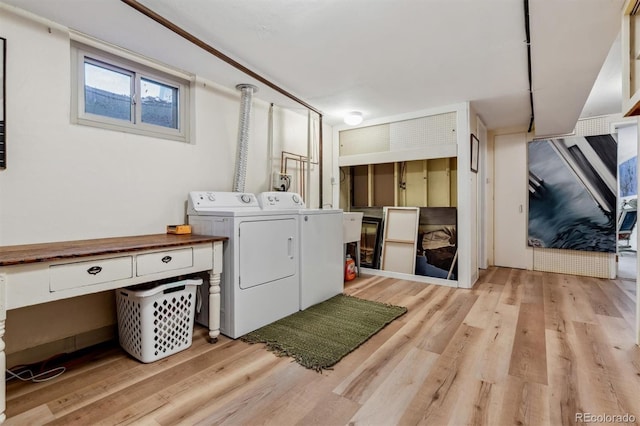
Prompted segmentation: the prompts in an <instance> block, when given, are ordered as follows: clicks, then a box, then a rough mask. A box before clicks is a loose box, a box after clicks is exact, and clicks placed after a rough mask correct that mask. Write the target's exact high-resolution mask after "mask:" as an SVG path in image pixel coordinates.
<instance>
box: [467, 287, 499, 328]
mask: <svg viewBox="0 0 640 426" xmlns="http://www.w3.org/2000/svg"><path fill="white" fill-rule="evenodd" d="M503 291H504V285H502V284H493V283H491V282H485V283H481V284H477V285H476V286H474V288H473V294H475V295H477V296H478V299H477V300H476V303H474V304H473V306H472V307H471V310H470V311H469V313H468V314H467V316H466V317H465V318H464V323H465V324H467V325H470V326H472V327H478V328H485V327H487V325H488V324H489V323H490V322H491V318H492V317H493V315H494V312H495V310H496V306H497V305H498V301H499V300H500V296H501V295H502V292H503Z"/></svg>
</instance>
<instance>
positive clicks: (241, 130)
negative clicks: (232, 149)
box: [233, 84, 258, 192]
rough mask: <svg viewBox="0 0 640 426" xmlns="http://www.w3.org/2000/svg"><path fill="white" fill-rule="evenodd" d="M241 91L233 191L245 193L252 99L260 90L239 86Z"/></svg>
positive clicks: (243, 85)
mask: <svg viewBox="0 0 640 426" xmlns="http://www.w3.org/2000/svg"><path fill="white" fill-rule="evenodd" d="M236 89H238V90H240V92H241V96H240V120H239V122H238V147H237V150H238V151H237V154H236V171H235V175H234V177H233V191H234V192H244V181H245V179H246V177H247V154H248V151H249V118H250V117H251V99H252V96H253V93H254V92H256V91H257V90H258V88H257V87H256V86H253V85H251V84H238V85H237V86H236Z"/></svg>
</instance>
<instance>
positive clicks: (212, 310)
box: [209, 271, 220, 343]
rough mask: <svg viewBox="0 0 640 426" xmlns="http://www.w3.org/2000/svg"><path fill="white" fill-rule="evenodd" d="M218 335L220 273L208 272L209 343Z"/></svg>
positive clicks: (215, 339)
mask: <svg viewBox="0 0 640 426" xmlns="http://www.w3.org/2000/svg"><path fill="white" fill-rule="evenodd" d="M219 335H220V274H219V273H216V272H214V271H210V272H209V338H210V339H211V343H215V342H217V341H218V336H219Z"/></svg>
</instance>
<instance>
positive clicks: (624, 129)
mask: <svg viewBox="0 0 640 426" xmlns="http://www.w3.org/2000/svg"><path fill="white" fill-rule="evenodd" d="M636 155H638V126H637V125H636V124H635V123H631V124H629V125H625V126H621V127H618V165H620V164H622V163H624V162H625V161H627V160H629V159H631V158H633V157H635V156H636ZM619 172H620V169H618V173H619ZM619 189H620V180H619V179H618V191H619ZM637 198H638V195H637V194H636V195H632V196H629V197H620V199H619V200H618V201H619V203H618V208H620V205H621V203H622V200H631V199H637ZM637 233H638V227H637V226H636V227H634V228H633V232H632V233H631V237H630V238H629V244H630V245H631V249H632V250H637V239H638V237H637Z"/></svg>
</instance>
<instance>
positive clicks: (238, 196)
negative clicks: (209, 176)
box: [187, 191, 260, 213]
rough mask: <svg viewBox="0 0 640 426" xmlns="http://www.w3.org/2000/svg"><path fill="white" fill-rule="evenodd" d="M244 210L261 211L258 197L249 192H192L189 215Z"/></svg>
mask: <svg viewBox="0 0 640 426" xmlns="http://www.w3.org/2000/svg"><path fill="white" fill-rule="evenodd" d="M242 208H247V209H259V208H260V205H259V204H258V200H257V198H256V196H255V195H253V194H250V193H247V192H216V191H192V192H190V193H189V200H188V206H187V213H194V212H201V211H211V210H225V209H242Z"/></svg>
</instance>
